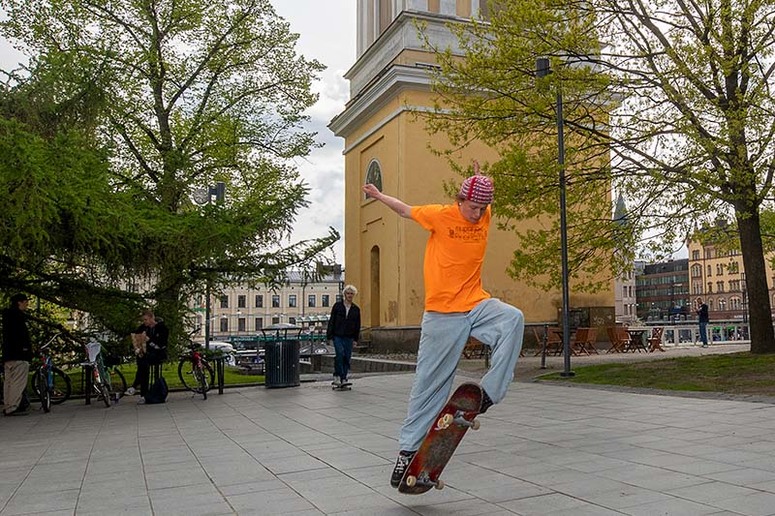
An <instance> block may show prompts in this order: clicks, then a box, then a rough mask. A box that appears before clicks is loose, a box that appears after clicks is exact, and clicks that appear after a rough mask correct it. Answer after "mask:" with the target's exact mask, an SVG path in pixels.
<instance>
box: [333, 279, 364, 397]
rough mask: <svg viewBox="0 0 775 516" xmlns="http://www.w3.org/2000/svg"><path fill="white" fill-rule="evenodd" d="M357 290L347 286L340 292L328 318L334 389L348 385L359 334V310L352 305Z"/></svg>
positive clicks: (356, 306)
mask: <svg viewBox="0 0 775 516" xmlns="http://www.w3.org/2000/svg"><path fill="white" fill-rule="evenodd" d="M357 293H358V289H357V288H355V287H354V286H353V285H347V286H345V287H344V290H342V300H341V301H337V302H336V303H334V306H333V307H332V308H331V316H330V317H329V318H328V327H327V328H326V340H333V341H334V350H335V351H336V358H335V359H334V381H333V382H331V385H333V386H334V387H337V386H340V385H342V384H347V383H350V382H349V380H348V374H349V373H350V358H351V357H352V354H353V346H354V345H357V344H358V339H359V338H360V334H361V309H360V308H359V307H358V305H356V304H355V303H353V298H354V297H355V295H356V294H357Z"/></svg>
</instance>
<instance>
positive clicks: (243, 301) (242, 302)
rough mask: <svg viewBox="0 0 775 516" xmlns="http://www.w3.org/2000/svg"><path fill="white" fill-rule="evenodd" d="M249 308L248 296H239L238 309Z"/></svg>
mask: <svg viewBox="0 0 775 516" xmlns="http://www.w3.org/2000/svg"><path fill="white" fill-rule="evenodd" d="M247 306H248V296H244V295H239V296H237V308H247Z"/></svg>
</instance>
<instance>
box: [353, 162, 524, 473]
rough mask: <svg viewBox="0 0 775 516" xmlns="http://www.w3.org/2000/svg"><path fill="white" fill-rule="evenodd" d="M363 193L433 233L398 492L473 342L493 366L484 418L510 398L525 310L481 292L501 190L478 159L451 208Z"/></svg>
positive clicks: (368, 188) (370, 189)
mask: <svg viewBox="0 0 775 516" xmlns="http://www.w3.org/2000/svg"><path fill="white" fill-rule="evenodd" d="M363 192H364V193H365V194H366V195H367V196H369V197H372V198H374V199H376V200H377V201H379V202H381V203H383V204H385V205H386V206H387V207H388V208H390V209H391V210H393V211H394V212H396V213H397V214H398V215H400V216H401V217H405V218H408V219H412V220H414V221H415V222H417V223H418V224H420V225H421V226H422V227H423V228H425V229H426V230H428V231H429V233H430V235H429V237H428V242H427V244H426V247H425V260H424V265H423V275H424V280H425V312H424V314H423V318H422V324H421V331H420V344H419V349H418V353H417V367H416V370H415V376H414V381H413V384H412V390H411V394H410V395H409V407H408V409H407V416H406V419H405V420H404V423H403V426H402V427H401V431H400V434H399V438H398V446H399V453H398V458H397V459H396V464H395V467H394V468H393V473H392V475H391V477H390V484H391V485H392V486H393V487H398V485H399V483H400V482H401V479H402V477H403V475H404V472H405V471H406V467H407V466H408V465H409V462H410V461H411V459H412V457H413V456H414V454H415V453H416V451H417V449H418V448H419V447H420V444H421V443H422V440H423V438H424V437H425V434H426V433H427V432H428V428H430V425H431V423H432V421H433V418H435V417H436V414H438V413H439V411H440V410H441V408H442V407H443V406H444V404H445V403H446V402H447V399H448V398H449V396H450V392H451V390H452V384H453V380H454V377H455V370H456V368H457V364H458V361H459V360H460V355H461V353H462V351H463V348H464V346H465V345H466V342H467V341H468V339H469V337H474V338H476V339H477V340H479V341H480V342H483V343H485V344H486V345H488V346H490V349H491V366H490V369H489V370H488V371H487V373H486V374H485V375H484V377H482V380H481V386H482V389H483V391H484V398H483V400H482V406H481V409H480V413H484V412H485V411H486V410H487V409H488V408H489V407H490V406H492V405H493V404H495V403H498V402H500V401H501V400H502V399H503V398H504V397H505V396H506V390H507V389H508V386H509V384H510V383H511V381H512V379H513V377H514V367H515V366H516V363H517V357H518V356H519V351H520V349H521V348H522V336H523V333H524V329H525V319H524V316H523V315H522V312H521V311H520V310H519V309H517V308H515V307H513V306H511V305H508V304H506V303H504V302H503V301H500V300H499V299H495V298H493V297H490V294H488V293H487V292H485V290H484V289H483V288H482V264H483V262H484V254H485V250H486V249H487V237H488V235H489V231H490V218H491V212H490V203H492V200H493V195H494V192H495V188H494V186H493V183H492V180H491V179H490V178H488V177H486V176H483V175H481V174H480V173H479V164H478V163H477V162H474V175H473V176H471V177H469V178H467V179H466V180H465V181H463V183H462V185H461V187H460V191H459V193H458V194H457V198H456V200H455V202H454V203H453V204H448V205H440V204H432V205H423V206H409V205H408V204H406V203H404V202H403V201H401V200H400V199H397V198H395V197H391V196H389V195H385V194H384V193H382V192H380V191H379V190H378V189H377V187H375V186H374V185H373V184H367V185H365V186H364V187H363Z"/></svg>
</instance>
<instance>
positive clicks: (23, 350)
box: [3, 294, 32, 416]
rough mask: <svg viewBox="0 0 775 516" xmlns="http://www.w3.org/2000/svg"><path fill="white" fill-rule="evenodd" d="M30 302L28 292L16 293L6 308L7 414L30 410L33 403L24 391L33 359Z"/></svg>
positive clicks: (4, 314) (5, 408)
mask: <svg viewBox="0 0 775 516" xmlns="http://www.w3.org/2000/svg"><path fill="white" fill-rule="evenodd" d="M29 304H30V301H29V299H28V298H27V296H26V295H24V294H14V295H13V296H11V303H10V306H9V307H8V308H6V309H5V310H3V364H4V365H3V367H4V370H5V383H4V384H3V399H4V403H5V406H4V407H3V414H4V415H6V416H19V415H24V414H27V409H29V406H30V402H29V401H27V396H26V395H25V394H24V391H25V389H26V388H27V376H28V374H29V372H30V362H31V361H32V340H31V339H30V332H29V329H28V328H27V318H28V317H27V314H26V313H25V312H27V307H28V306H29Z"/></svg>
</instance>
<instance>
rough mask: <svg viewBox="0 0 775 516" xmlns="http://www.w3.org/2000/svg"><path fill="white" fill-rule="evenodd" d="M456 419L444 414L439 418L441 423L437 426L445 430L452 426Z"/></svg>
mask: <svg viewBox="0 0 775 516" xmlns="http://www.w3.org/2000/svg"><path fill="white" fill-rule="evenodd" d="M454 419H455V418H454V417H453V416H452V414H444V415H443V416H441V417H440V418H439V421H438V423H436V426H437V427H439V428H440V429H442V430H443V429H445V428H448V427H449V425H451V424H452V421H453V420H454Z"/></svg>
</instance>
